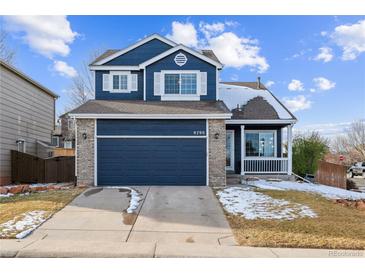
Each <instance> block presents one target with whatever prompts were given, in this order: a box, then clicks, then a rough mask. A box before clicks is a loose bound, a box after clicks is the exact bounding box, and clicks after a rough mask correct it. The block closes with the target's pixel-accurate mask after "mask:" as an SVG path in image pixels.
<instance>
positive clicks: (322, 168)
mask: <svg viewBox="0 0 365 274" xmlns="http://www.w3.org/2000/svg"><path fill="white" fill-rule="evenodd" d="M346 172H347V168H346V166H344V165H338V164H333V163H328V162H325V161H319V162H318V170H317V174H316V182H318V183H321V184H324V185H328V186H334V187H339V188H343V189H346V188H347V183H346V180H347V178H346Z"/></svg>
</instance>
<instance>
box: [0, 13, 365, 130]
mask: <svg viewBox="0 0 365 274" xmlns="http://www.w3.org/2000/svg"><path fill="white" fill-rule="evenodd" d="M0 23H1V24H2V25H3V26H4V27H5V29H6V30H7V31H8V32H9V34H10V35H9V38H8V43H9V45H10V46H11V47H12V48H14V49H15V50H16V53H17V55H16V60H15V66H16V67H18V68H19V69H20V70H22V71H23V72H25V73H26V74H28V75H30V76H31V77H32V78H34V79H35V80H37V81H39V82H40V83H42V84H43V85H45V86H46V87H48V88H50V89H51V90H53V91H54V92H56V93H57V94H58V95H60V99H59V100H58V102H57V113H59V114H60V113H62V112H63V110H64V106H65V105H66V104H67V103H68V102H69V98H68V96H69V93H68V92H67V90H68V89H69V88H70V84H71V77H72V76H74V75H75V74H76V73H77V70H78V69H79V68H80V65H81V63H82V61H84V60H88V58H89V55H90V53H91V52H93V51H94V50H95V49H109V48H113V49H115V48H117V49H118V48H124V47H126V46H128V45H130V44H132V43H134V42H135V41H137V40H139V39H141V38H143V37H145V36H146V35H149V34H152V33H159V34H161V35H164V36H168V37H170V38H171V39H174V40H177V42H183V43H185V44H188V46H192V47H196V48H201V47H210V48H213V49H214V50H215V52H216V54H217V55H218V57H219V58H220V59H221V61H223V63H225V68H224V69H223V72H222V74H221V78H222V80H225V81H232V80H237V81H255V80H256V77H257V76H261V78H262V82H263V83H268V82H273V84H272V85H271V86H270V89H271V91H272V92H273V93H274V94H275V95H276V96H277V97H278V98H279V99H281V100H282V101H283V102H285V103H286V104H287V105H288V106H289V107H290V108H291V109H292V110H294V111H295V115H296V116H297V118H298V119H299V123H298V125H297V127H298V128H302V129H318V130H321V131H323V133H324V134H335V133H337V132H338V131H341V130H342V129H343V128H344V127H346V126H347V125H348V123H349V122H351V121H353V120H356V119H361V118H362V119H364V118H365V17H364V16H339V17H337V16H68V17H57V16H56V17H46V18H45V17H42V18H36V17H33V18H29V17H24V16H19V17H6V18H5V17H2V18H1V19H0ZM293 80H294V81H293Z"/></svg>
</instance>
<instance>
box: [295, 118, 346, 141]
mask: <svg viewBox="0 0 365 274" xmlns="http://www.w3.org/2000/svg"><path fill="white" fill-rule="evenodd" d="M350 125H351V122H341V123H322V124H309V125H303V126H300V124H298V125H297V126H295V127H294V132H296V133H299V132H311V131H317V132H319V134H320V135H321V136H323V137H325V138H329V139H333V138H334V137H336V136H338V135H343V134H344V133H345V132H346V131H347V130H348V129H349V127H350Z"/></svg>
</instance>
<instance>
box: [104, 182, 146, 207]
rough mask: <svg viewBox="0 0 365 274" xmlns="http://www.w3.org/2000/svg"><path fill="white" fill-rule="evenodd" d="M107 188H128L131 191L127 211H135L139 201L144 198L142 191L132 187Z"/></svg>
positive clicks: (117, 187)
mask: <svg viewBox="0 0 365 274" xmlns="http://www.w3.org/2000/svg"><path fill="white" fill-rule="evenodd" d="M106 188H116V189H126V190H128V191H129V195H130V201H129V207H128V208H127V209H126V212H127V213H134V211H135V210H136V209H137V208H138V206H139V203H140V202H141V201H142V200H143V195H142V193H140V192H138V191H136V190H135V189H133V188H131V187H119V186H111V187H106Z"/></svg>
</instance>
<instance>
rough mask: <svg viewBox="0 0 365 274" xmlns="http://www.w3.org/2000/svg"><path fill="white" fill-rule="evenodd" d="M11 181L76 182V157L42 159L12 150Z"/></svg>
mask: <svg viewBox="0 0 365 274" xmlns="http://www.w3.org/2000/svg"><path fill="white" fill-rule="evenodd" d="M11 181H12V182H22V183H34V182H37V183H56V182H74V181H75V157H54V158H49V159H42V158H39V157H36V156H33V155H30V154H27V153H22V152H19V151H16V150H12V151H11Z"/></svg>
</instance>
